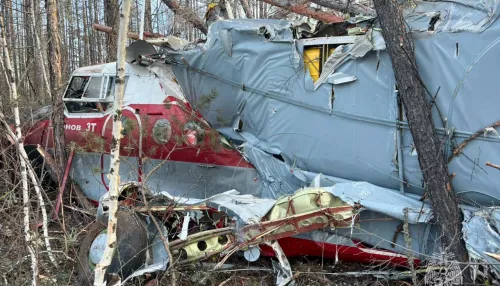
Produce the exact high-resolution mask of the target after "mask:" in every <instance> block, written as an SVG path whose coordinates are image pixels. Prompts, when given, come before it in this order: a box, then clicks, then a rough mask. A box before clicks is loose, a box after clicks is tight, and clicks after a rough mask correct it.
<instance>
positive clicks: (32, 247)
mask: <svg viewBox="0 0 500 286" xmlns="http://www.w3.org/2000/svg"><path fill="white" fill-rule="evenodd" d="M0 26H1V27H0V28H1V29H2V42H1V45H2V47H3V56H4V57H5V68H6V71H7V73H8V78H9V85H10V92H11V95H12V99H13V113H14V120H15V127H16V137H17V138H16V139H17V144H18V148H19V149H23V150H24V145H23V141H22V133H21V122H20V119H19V107H18V100H19V99H18V95H17V87H16V81H15V78H14V71H13V69H12V65H11V62H10V56H9V50H8V48H7V42H6V41H5V26H4V21H3V15H2V17H1V18H0ZM2 115H3V113H2ZM19 158H20V162H21V181H22V182H21V187H22V192H23V215H24V217H23V226H24V239H25V241H26V247H27V248H28V252H29V256H30V258H31V272H32V273H31V274H32V280H31V284H32V285H38V259H37V256H36V243H35V242H34V241H33V240H32V234H31V230H30V198H29V189H28V174H27V168H26V161H25V160H23V158H22V155H21V152H19Z"/></svg>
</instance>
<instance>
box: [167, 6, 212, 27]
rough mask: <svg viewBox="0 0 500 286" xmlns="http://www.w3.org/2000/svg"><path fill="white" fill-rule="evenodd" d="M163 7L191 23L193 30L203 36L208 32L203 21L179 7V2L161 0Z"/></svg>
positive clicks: (189, 11) (192, 12)
mask: <svg viewBox="0 0 500 286" xmlns="http://www.w3.org/2000/svg"><path fill="white" fill-rule="evenodd" d="M162 1H163V3H165V5H167V6H168V8H170V10H172V11H173V12H174V13H175V14H177V15H179V16H181V17H182V18H184V19H185V20H186V21H188V22H189V23H191V24H192V25H193V26H194V27H195V28H197V29H198V30H200V31H201V32H202V33H203V34H205V35H206V34H207V32H208V27H207V25H206V24H205V22H203V20H202V19H201V18H200V17H199V16H198V15H197V14H196V13H195V12H194V11H192V10H190V9H188V8H184V7H182V6H181V5H179V2H177V1H175V0H162Z"/></svg>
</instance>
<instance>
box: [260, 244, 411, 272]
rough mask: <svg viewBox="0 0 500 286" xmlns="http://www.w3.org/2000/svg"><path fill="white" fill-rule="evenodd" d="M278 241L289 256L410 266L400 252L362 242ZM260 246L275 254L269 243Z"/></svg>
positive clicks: (263, 251)
mask: <svg viewBox="0 0 500 286" xmlns="http://www.w3.org/2000/svg"><path fill="white" fill-rule="evenodd" d="M278 241H279V243H280V246H281V248H282V249H283V251H284V252H285V254H286V256H288V257H293V256H316V257H324V258H328V259H336V257H338V259H339V260H343V261H350V262H360V263H377V262H378V263H389V264H391V265H393V266H402V267H408V259H407V258H406V257H404V256H402V255H400V254H397V253H395V252H392V251H387V250H379V249H373V248H366V247H364V246H363V245H361V244H358V246H357V247H352V246H344V245H337V244H331V243H325V242H317V241H312V240H307V239H301V238H295V237H286V238H282V239H280V240H278ZM259 247H260V249H261V251H262V255H264V256H271V257H274V256H275V253H274V251H273V249H272V248H271V247H269V246H267V245H260V246H259ZM363 249H365V250H363ZM370 250H375V251H370ZM384 253H385V254H384ZM415 264H417V265H418V264H420V261H419V260H415Z"/></svg>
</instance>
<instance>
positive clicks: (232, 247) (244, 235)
mask: <svg viewBox="0 0 500 286" xmlns="http://www.w3.org/2000/svg"><path fill="white" fill-rule="evenodd" d="M122 190H123V192H124V193H127V194H128V196H133V197H134V198H135V199H136V202H137V203H136V204H135V206H130V205H129V206H126V204H124V202H125V201H126V200H124V201H122V208H130V209H132V210H134V211H135V212H137V213H140V214H142V215H144V219H145V221H146V222H147V224H149V225H148V227H147V228H148V229H149V231H150V234H151V235H152V236H153V237H155V236H158V230H157V229H155V228H154V227H153V226H152V224H151V220H157V221H161V222H163V224H162V228H164V229H163V230H162V231H164V235H165V237H167V239H168V245H169V248H170V251H171V252H172V255H173V256H175V257H174V259H175V263H176V265H185V264H188V263H192V262H196V261H201V260H204V259H207V258H209V257H212V256H218V257H219V258H220V260H219V265H222V264H223V263H224V261H226V259H227V258H229V257H230V256H231V255H232V254H234V253H236V252H237V251H243V252H251V253H252V255H253V256H257V257H258V256H260V255H266V256H269V255H274V254H273V252H272V251H271V249H270V248H269V247H268V246H267V244H269V243H271V242H273V241H277V242H278V243H280V242H281V241H283V242H284V244H285V245H287V247H288V244H289V243H290V239H292V240H294V239H296V240H297V242H301V241H303V240H304V238H305V237H306V236H307V234H310V233H315V231H319V232H320V233H323V234H327V236H328V237H330V239H331V237H335V236H338V237H343V239H344V240H345V242H343V243H345V244H348V245H342V244H336V243H338V242H334V241H331V240H330V241H329V240H328V239H327V240H326V241H327V243H328V244H329V245H331V246H335V247H337V248H338V247H340V248H344V247H345V250H346V252H347V254H344V253H342V251H340V249H338V250H336V251H335V252H333V251H331V250H327V251H326V254H325V253H323V254H325V255H327V256H329V257H331V256H336V257H337V259H342V260H343V259H344V257H347V258H348V257H349V256H352V255H353V253H356V255H359V256H360V257H359V259H361V260H364V261H382V260H386V261H388V262H389V263H393V264H395V265H405V264H406V263H407V261H406V257H405V256H404V255H399V254H397V253H396V252H394V251H391V250H383V249H378V250H375V249H373V248H370V247H368V246H366V245H364V244H360V243H359V242H357V241H356V240H355V239H353V238H352V237H351V236H350V235H348V233H353V232H355V229H357V228H359V226H360V223H361V221H360V217H361V216H360V214H361V213H363V212H365V211H367V209H366V208H365V207H364V206H363V205H362V204H359V203H354V202H353V201H352V200H351V201H345V200H343V199H342V198H341V197H339V196H338V195H339V194H342V190H344V189H341V188H339V189H338V190H336V189H335V188H331V187H325V188H321V187H310V188H305V189H301V190H298V191H297V192H295V193H294V194H292V195H290V196H286V197H282V198H280V199H278V200H273V199H263V198H257V197H254V196H251V195H243V194H239V193H238V192H236V191H235V190H232V191H228V192H223V193H221V194H218V195H215V196H213V197H210V198H207V199H203V200H201V199H192V198H184V197H175V196H172V195H170V194H169V193H167V192H161V193H159V194H157V193H155V194H154V193H151V192H149V191H148V190H146V189H143V187H142V186H141V185H140V184H138V183H128V184H126V185H123V186H122ZM131 190H132V191H131ZM344 195H345V194H344ZM142 196H145V198H146V199H147V200H148V201H149V204H148V206H147V207H146V206H145V205H143V204H141V203H140V202H141V201H142V200H143V199H144V198H142V199H141V197H142ZM367 202H368V201H367ZM107 205H108V197H107V195H104V196H103V197H102V198H101V201H100V206H99V212H98V220H100V221H106V220H107V219H106V217H107V211H106V210H107ZM368 205H370V204H369V202H368ZM151 214H152V215H153V217H151V216H150V215H151ZM413 222H414V221H412V223H413ZM340 230H342V232H338V231H340ZM346 234H347V235H346ZM317 235H318V233H316V237H318V236H317ZM153 240H155V239H153ZM155 241H156V242H155V243H160V245H157V246H155V243H153V244H152V245H151V246H150V248H151V251H152V258H151V261H149V262H147V263H146V265H145V266H144V269H147V268H148V267H157V265H156V266H152V265H154V264H155V263H159V262H158V261H162V263H164V264H163V266H162V267H161V268H162V269H166V267H167V264H168V263H169V261H168V256H167V255H166V252H165V251H164V250H163V251H162V249H161V248H162V247H163V246H161V241H160V240H159V239H158V238H156V240H155ZM300 248H302V247H301V246H297V249H300ZM304 248H305V249H304V250H305V251H308V250H309V251H310V250H311V249H314V248H315V246H307V245H305V247H304ZM308 248H309V249H308ZM155 249H156V251H153V250H155ZM330 249H331V247H330ZM285 254H286V255H287V256H293V253H290V252H289V251H285ZM313 255H320V254H319V253H316V254H313ZM155 256H156V257H155ZM249 259H250V261H253V260H251V258H249ZM347 260H349V259H347ZM155 261H156V262H155ZM138 271H142V269H138Z"/></svg>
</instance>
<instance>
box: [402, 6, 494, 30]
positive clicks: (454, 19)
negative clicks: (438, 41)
mask: <svg viewBox="0 0 500 286" xmlns="http://www.w3.org/2000/svg"><path fill="white" fill-rule="evenodd" d="M413 2H414V4H416V5H415V6H413V3H412V4H410V3H407V4H408V5H407V9H406V10H405V18H406V20H407V23H408V25H409V26H410V27H411V29H412V31H420V32H426V31H429V23H431V22H432V21H431V19H432V18H433V17H438V15H439V20H438V21H436V22H435V25H434V28H433V29H432V30H431V31H436V32H451V33H453V32H460V31H471V32H482V31H484V30H485V29H486V28H488V27H489V26H490V24H491V23H492V22H493V21H495V20H496V18H497V17H498V6H499V2H500V1H498V0H451V1H435V2H434V1H432V2H431V1H429V2H428V1H413Z"/></svg>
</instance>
